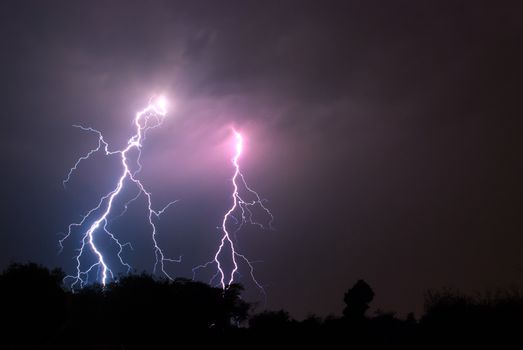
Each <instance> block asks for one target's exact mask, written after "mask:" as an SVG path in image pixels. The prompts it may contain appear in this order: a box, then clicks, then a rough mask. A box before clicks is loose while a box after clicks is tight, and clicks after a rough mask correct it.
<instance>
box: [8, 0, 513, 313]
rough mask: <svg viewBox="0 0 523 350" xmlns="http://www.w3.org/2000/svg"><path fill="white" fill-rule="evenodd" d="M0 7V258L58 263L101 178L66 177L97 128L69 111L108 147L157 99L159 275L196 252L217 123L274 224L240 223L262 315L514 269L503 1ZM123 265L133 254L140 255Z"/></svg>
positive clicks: (185, 269) (219, 181) (397, 299)
mask: <svg viewBox="0 0 523 350" xmlns="http://www.w3.org/2000/svg"><path fill="white" fill-rule="evenodd" d="M0 8H1V9H0V23H1V24H0V45H1V50H0V51H1V53H0V77H1V81H2V83H1V84H0V94H1V95H0V96H2V98H1V102H2V109H1V112H0V113H1V117H2V128H1V130H0V135H1V138H0V145H1V146H2V153H1V162H2V165H3V166H2V168H3V172H2V173H3V181H2V184H3V188H2V192H3V195H2V202H1V203H2V216H1V217H2V234H1V235H0V247H1V248H0V251H1V254H0V257H1V259H0V263H2V264H3V265H5V264H6V263H8V262H9V261H11V260H22V261H23V260H36V261H39V262H43V263H45V264H48V265H56V264H58V265H61V266H63V267H64V268H66V269H70V268H71V265H70V260H68V259H69V258H70V257H69V256H57V247H56V240H57V236H56V232H59V231H62V230H63V229H64V227H65V226H66V225H67V223H68V222H70V221H71V220H74V219H75V218H77V217H78V214H80V213H82V212H83V211H85V209H86V208H88V207H89V206H90V205H92V203H93V201H94V200H95V196H96V195H97V194H99V193H102V191H103V190H106V189H107V188H108V186H110V185H111V179H112V178H111V174H113V173H114V168H113V166H114V164H112V163H111V162H104V161H103V160H102V159H96V160H93V162H91V163H89V164H87V163H86V164H85V167H84V168H82V169H81V170H82V171H81V172H79V174H78V177H76V178H75V179H74V181H73V182H72V183H71V187H70V189H68V190H67V191H64V190H63V189H62V188H61V179H62V178H63V176H64V174H65V173H66V172H67V170H68V167H69V166H70V165H71V164H72V162H73V161H74V159H75V157H76V156H78V155H80V154H82V152H84V151H85V150H87V149H88V148H89V147H90V146H92V145H93V142H95V140H93V138H92V137H90V136H89V135H83V134H79V133H78V131H77V130H75V129H72V128H70V125H71V124H74V123H82V124H86V125H91V126H94V127H96V128H98V129H100V130H102V131H103V132H104V133H105V134H106V135H107V138H108V139H109V140H111V142H112V143H114V144H122V143H123V142H125V140H126V137H128V135H129V132H130V131H131V125H130V123H129V118H130V117H131V116H132V115H133V113H134V112H135V111H136V110H138V109H139V108H140V107H141V106H142V105H143V103H144V101H146V99H147V98H148V97H149V96H150V95H151V94H153V93H157V92H159V91H165V92H167V93H168V95H169V96H170V98H171V100H172V101H173V102H174V110H173V112H172V113H171V115H170V117H169V118H170V119H168V120H167V121H166V123H165V125H164V126H163V127H162V129H161V130H160V129H159V130H157V131H155V133H154V135H151V137H150V139H149V140H148V143H147V145H146V148H145V150H144V163H145V164H144V165H145V170H144V173H143V177H144V181H146V182H147V183H149V184H150V186H151V189H152V191H153V193H154V194H157V195H156V197H155V198H156V199H157V201H158V202H159V203H162V202H166V201H168V200H170V199H172V198H180V199H182V201H181V202H180V206H179V207H177V208H175V209H174V210H173V211H172V212H171V214H170V216H169V218H166V219H165V221H162V225H161V231H162V232H163V238H162V239H163V241H162V244H163V245H164V246H165V247H166V249H168V251H169V252H170V253H172V254H184V255H185V256H187V262H186V263H184V265H181V266H177V267H173V271H175V272H176V273H179V274H182V275H189V272H190V267H191V264H193V263H199V262H202V261H203V260H205V259H206V258H207V257H208V255H209V254H210V253H211V252H212V243H214V242H212V241H211V240H212V239H215V238H216V237H215V233H216V232H215V231H214V227H215V226H216V223H217V222H218V221H219V216H220V215H221V214H222V212H223V210H224V209H225V208H226V206H227V202H226V201H227V198H228V191H229V188H228V187H227V181H226V180H227V177H228V176H229V174H230V173H229V172H230V168H229V164H228V160H229V157H230V154H229V153H228V152H229V150H230V149H229V146H230V145H229V144H228V143H227V142H228V141H227V138H228V127H230V126H231V125H235V126H237V127H239V128H241V129H242V130H243V131H244V133H246V134H247V135H248V139H247V151H246V152H247V155H246V158H245V163H244V165H245V172H246V175H247V176H248V178H249V180H250V182H251V183H252V184H253V185H255V186H256V188H258V189H259V190H260V192H262V193H263V194H264V195H265V196H266V197H267V198H269V199H270V206H271V208H272V209H273V211H274V213H275V214H276V217H277V219H276V227H277V230H276V231H270V232H259V231H256V230H248V231H247V232H245V233H244V235H243V236H242V240H243V241H242V242H243V243H242V244H243V245H244V249H245V250H246V251H247V252H248V253H249V255H250V256H252V257H253V258H254V259H256V260H259V259H260V260H264V263H263V264H258V266H257V268H258V273H259V277H260V279H261V280H262V281H264V282H265V283H266V284H267V290H268V293H269V305H268V306H269V307H284V308H287V309H289V310H290V311H291V312H292V313H294V314H295V315H297V316H303V315H304V314H305V313H306V312H308V311H312V312H319V313H321V314H327V313H329V312H340V310H341V304H342V294H343V292H344V291H345V289H346V288H347V287H349V286H350V285H351V284H352V283H353V282H354V281H356V280H357V279H358V278H361V277H363V278H366V279H367V280H368V281H369V282H370V284H371V285H372V286H373V287H374V288H375V291H376V294H377V303H378V304H379V305H378V306H379V307H382V308H385V309H393V310H399V311H400V312H405V311H409V310H416V311H419V310H420V308H421V293H422V291H423V290H424V289H426V288H429V287H437V286H442V285H453V286H456V287H461V288H464V289H466V290H475V289H483V288H486V287H493V286H503V285H508V284H511V283H519V282H520V281H521V276H522V272H521V271H522V270H521V269H522V266H521V264H522V263H521V261H520V259H519V247H521V244H523V240H522V238H521V235H520V232H521V224H520V220H518V217H519V216H520V215H519V212H520V211H521V209H522V205H521V197H522V194H523V193H522V192H523V191H522V190H523V188H522V186H521V182H520V177H521V175H522V167H521V157H520V153H521V151H522V150H523V149H522V141H521V135H520V134H521V130H522V126H523V125H522V122H521V112H522V108H521V106H520V103H519V99H520V98H519V97H520V94H521V91H522V86H521V81H522V78H523V69H522V66H521V63H520V62H522V59H523V48H522V45H521V42H522V33H523V28H522V24H521V20H520V19H521V16H522V14H523V13H522V7H521V5H520V4H519V3H518V2H509V1H502V2H499V3H496V5H494V4H493V3H488V2H482V1H480V2H478V1H457V2H456V1H448V2H447V1H426V2H424V3H423V4H421V3H418V2H412V1H399V2H397V1H396V2H387V1H371V2H369V1H330V2H319V1H263V2H261V1H220V2H218V1H208V2H202V1H151V2H147V3H145V2H140V1H136V2H134V1H111V2H105V1H99V2H98V1H92V2H70V1H64V2H36V1H35V2H4V3H2V5H0ZM93 178H94V180H93ZM138 212H139V211H138ZM138 212H137V213H136V215H139V213H138ZM136 221H137V222H138V221H139V220H136ZM126 230H127V231H129V232H130V233H129V235H130V237H132V238H133V239H136V240H140V239H141V238H140V235H139V234H138V233H137V232H136V231H137V229H136V227H135V226H132V224H128V226H125V225H124V224H122V226H121V230H120V231H126ZM144 244H145V245H146V244H147V243H144ZM134 259H135V260H134V262H135V263H136V264H137V265H138V266H140V267H141V268H148V266H149V265H148V264H149V259H150V257H149V256H147V255H144V256H143V257H134Z"/></svg>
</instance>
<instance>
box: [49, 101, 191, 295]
mask: <svg viewBox="0 0 523 350" xmlns="http://www.w3.org/2000/svg"><path fill="white" fill-rule="evenodd" d="M166 107H167V101H166V100H165V98H163V97H160V98H157V99H155V100H154V101H152V100H151V101H149V105H148V106H147V107H146V108H145V109H143V110H142V111H140V112H138V113H137V114H136V117H135V118H134V125H135V127H136V133H135V134H134V135H133V136H132V137H131V138H130V139H129V140H128V142H127V146H126V147H125V148H124V149H121V150H116V151H110V150H109V144H108V143H107V142H106V141H105V140H104V138H103V135H102V133H101V132H100V131H98V130H95V129H93V128H90V127H83V126H80V125H74V127H76V128H79V129H81V130H84V131H90V132H93V133H95V134H97V135H98V146H97V147H96V148H93V149H91V150H90V151H89V152H88V153H87V154H85V155H84V156H82V157H80V158H79V159H78V160H77V161H76V163H75V164H74V165H73V167H72V168H71V169H70V171H69V173H68V174H67V177H66V178H65V180H64V181H63V184H64V186H65V185H66V184H67V183H68V182H69V180H70V178H71V176H72V175H73V173H74V172H75V171H76V170H77V168H78V166H79V165H80V163H81V162H82V161H84V160H87V159H89V158H90V157H91V155H93V154H94V153H96V152H99V151H103V152H104V153H105V155H106V156H110V155H118V156H119V157H120V158H121V164H122V173H121V175H120V177H119V178H118V181H117V183H116V186H115V188H114V189H113V190H112V191H110V192H109V193H107V194H106V195H104V196H102V197H101V198H100V200H99V201H98V204H97V205H96V206H95V207H94V208H92V209H91V210H89V211H88V212H87V213H86V214H85V215H83V216H82V219H81V220H80V221H79V222H77V223H72V224H70V225H69V226H68V228H67V233H66V234H65V235H64V237H63V238H62V239H60V240H59V245H60V251H62V250H63V243H64V241H65V240H66V239H67V238H69V237H70V236H71V234H72V233H73V229H75V228H81V227H82V226H83V225H84V224H85V223H86V222H87V221H90V220H94V221H93V222H92V223H91V224H90V226H89V228H87V230H86V231H84V232H83V233H82V238H81V244H80V248H79V249H78V254H77V255H76V256H75V257H74V259H75V260H76V274H74V275H68V276H66V277H65V279H64V280H70V281H71V283H70V286H71V288H72V289H74V288H75V287H76V286H77V285H79V286H80V287H83V286H85V284H86V283H88V279H89V275H90V274H91V273H92V272H93V270H96V271H97V272H96V276H97V279H99V281H100V282H101V283H102V285H104V286H105V284H106V283H107V280H108V279H109V278H111V279H114V273H113V271H112V270H111V269H110V268H109V266H108V264H107V262H106V260H105V259H104V255H103V253H102V252H101V250H100V248H99V247H98V246H97V245H96V241H95V233H96V232H97V231H103V233H104V234H106V235H107V236H108V237H109V238H110V239H111V240H112V241H113V242H114V243H115V244H116V247H117V248H118V253H117V257H118V259H119V261H120V264H121V265H122V266H124V267H125V268H127V272H129V271H130V270H131V266H130V265H129V264H128V263H127V262H125V260H124V259H123V257H122V253H123V251H124V248H126V247H128V248H130V249H132V246H131V244H130V243H129V242H126V243H122V242H120V240H118V238H117V237H116V236H115V235H114V234H113V233H112V232H111V231H109V229H108V227H107V225H108V218H109V216H110V214H111V212H112V211H113V209H114V208H113V202H114V200H115V198H116V197H117V196H118V195H119V194H120V192H121V190H122V188H123V187H124V185H125V182H126V181H131V182H132V183H134V184H135V185H136V187H137V188H138V195H136V196H135V197H134V198H132V199H131V200H130V201H128V202H127V203H126V204H125V206H124V210H123V212H122V213H120V215H119V216H121V215H123V214H124V213H125V211H126V210H127V207H128V206H129V204H130V203H132V202H133V201H135V200H137V199H138V197H139V196H140V195H144V196H145V198H146V201H147V209H148V221H149V225H150V226H151V230H152V235H151V236H152V241H153V247H154V254H155V264H154V268H153V271H154V272H156V269H157V267H158V266H160V270H161V272H162V273H163V274H164V275H165V276H167V277H168V278H169V279H170V278H171V277H170V276H169V274H168V273H167V272H166V271H165V266H164V263H165V262H169V261H170V262H180V260H181V257H180V258H178V259H169V258H166V257H165V256H164V253H163V251H162V250H161V249H160V247H159V245H158V242H157V240H156V235H157V231H156V225H155V224H154V218H159V217H160V215H161V214H163V212H164V211H165V210H166V209H167V208H169V207H170V206H171V205H172V204H174V203H176V201H172V202H170V203H168V204H167V205H166V206H165V207H163V208H162V209H161V210H154V209H153V207H152V198H151V193H150V192H148V191H147V190H146V189H145V187H144V186H143V184H142V182H141V181H140V180H139V179H138V178H137V177H136V176H137V174H138V173H139V172H140V171H141V169H142V165H141V163H140V157H141V151H142V142H143V141H144V140H145V137H146V133H147V131H149V130H151V129H153V128H156V127H158V126H160V125H161V124H162V123H163V120H164V117H165V115H166V114H167V109H166ZM131 150H136V151H137V157H136V165H137V168H136V170H134V171H132V170H131V167H130V165H129V159H128V154H129V152H130V151H131ZM87 251H90V252H91V253H93V255H94V256H95V260H94V262H92V263H90V264H89V265H88V266H86V267H84V266H83V264H82V260H83V259H85V257H84V255H85V254H86V252H87Z"/></svg>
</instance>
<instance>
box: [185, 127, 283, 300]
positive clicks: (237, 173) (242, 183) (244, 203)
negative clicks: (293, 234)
mask: <svg viewBox="0 0 523 350" xmlns="http://www.w3.org/2000/svg"><path fill="white" fill-rule="evenodd" d="M233 133H234V137H235V141H236V152H235V154H234V157H233V158H232V164H233V167H234V174H233V176H232V178H231V183H232V189H233V191H232V195H231V197H232V205H231V207H230V208H229V209H228V210H227V212H226V213H225V214H224V216H223V219H222V222H221V227H220V231H221V233H222V235H221V239H220V244H219V246H218V249H217V251H216V253H215V255H214V258H213V259H212V260H211V261H208V262H207V263H205V264H202V265H199V266H196V267H195V268H193V270H192V271H193V279H195V277H196V273H197V271H198V270H200V269H204V268H207V267H209V266H212V265H214V266H216V273H215V274H214V276H213V277H212V278H211V280H210V282H209V283H210V284H213V281H214V280H215V279H216V278H217V277H218V276H219V277H220V283H219V285H220V286H221V287H222V288H223V289H225V288H226V287H227V286H228V285H230V284H232V283H233V282H234V279H235V275H236V274H237V273H238V270H239V268H240V267H239V266H240V265H239V264H240V262H244V263H245V264H246V266H247V267H248V270H249V274H250V277H251V279H252V281H253V282H254V283H255V284H256V286H257V287H258V288H259V289H260V291H261V292H262V293H263V295H264V296H265V295H266V294H265V290H264V288H263V286H262V285H261V284H260V283H259V282H258V280H257V279H256V277H255V275H254V266H253V264H254V263H255V262H254V261H250V260H249V259H248V258H247V257H246V256H245V255H244V254H241V253H240V252H239V251H238V248H237V240H236V233H237V232H239V231H240V230H241V229H242V227H243V226H244V225H245V224H253V225H257V226H259V227H261V228H263V229H266V228H269V229H273V227H272V224H273V221H274V216H273V215H272V213H271V212H270V210H269V209H268V208H267V207H266V206H265V204H264V203H265V202H266V200H264V199H262V198H261V197H260V195H259V194H258V193H257V192H256V191H254V190H253V189H252V188H251V187H249V185H248V184H247V181H246V180H245V177H244V175H243V174H242V172H241V169H240V157H241V155H242V151H243V137H242V135H241V134H240V133H239V132H237V131H236V130H234V129H233ZM246 196H250V197H251V198H252V199H251V200H246V199H245V198H246ZM254 207H258V208H260V209H262V210H263V211H264V212H265V213H266V214H267V217H268V218H269V221H268V223H267V225H263V224H261V223H259V222H257V221H255V220H254V218H253V209H254ZM235 215H237V216H238V217H236V216H235ZM231 219H232V225H231ZM234 226H235V227H234ZM226 254H229V256H230V258H231V260H232V270H231V271H229V272H227V271H226V270H225V268H224V264H223V260H222V256H223V255H226Z"/></svg>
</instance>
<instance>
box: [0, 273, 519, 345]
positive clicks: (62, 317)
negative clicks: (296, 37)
mask: <svg viewBox="0 0 523 350" xmlns="http://www.w3.org/2000/svg"><path fill="white" fill-rule="evenodd" d="M62 278H63V273H62V272H61V271H60V270H52V271H50V270H48V269H47V268H45V267H42V266H39V265H36V264H25V265H20V264H14V265H11V266H9V267H8V268H7V269H6V270H4V271H3V273H2V274H1V275H0V308H1V309H0V310H1V317H2V327H1V329H2V336H1V339H0V348H2V349H25V348H27V349H43V348H48V347H51V348H68V349H70V348H74V349H141V348H154V347H159V346H162V349H171V348H177V347H181V346H183V344H186V343H187V342H190V343H191V344H192V345H193V346H194V345H196V346H198V345H199V344H206V343H212V344H214V345H215V346H219V345H223V344H225V343H226V344H230V345H231V346H232V345H234V344H237V346H242V347H245V346H246V344H252V345H256V346H260V345H269V346H277V345H282V344H283V343H287V344H291V343H294V344H295V345H298V344H302V343H303V342H304V341H305V342H308V344H309V345H313V344H321V345H322V347H330V346H332V347H340V346H344V347H347V346H348V347H353V348H362V347H366V348H369V347H371V348H384V349H389V348H442V347H445V348H446V347H453V346H456V345H460V346H466V347H471V346H485V345H489V346H492V347H496V348H499V347H500V346H501V347H503V346H508V344H511V343H512V344H515V345H519V344H521V340H520V334H521V331H522V330H523V329H522V326H523V295H522V294H520V293H519V291H517V290H508V291H502V292H497V293H491V294H485V295H477V296H470V295H465V294H462V293H460V292H458V291H453V290H436V291H429V292H427V293H426V295H425V311H424V314H423V315H422V316H421V318H420V320H416V319H415V318H414V316H413V314H409V315H408V316H407V317H406V318H405V319H399V318H397V317H396V316H395V314H394V313H391V312H382V311H377V312H375V313H374V314H373V315H369V308H370V305H371V303H372V300H373V298H374V291H373V290H372V288H371V287H370V286H369V285H368V284H367V283H366V282H365V281H363V280H359V281H357V282H356V284H355V285H354V286H353V287H352V288H350V289H349V290H348V291H347V293H345V296H344V301H345V304H346V307H345V308H344V309H343V310H342V311H343V316H341V317H334V316H330V317H328V318H325V319H321V318H319V317H317V316H314V315H311V316H309V317H308V318H307V319H305V320H303V321H297V320H294V319H292V317H291V316H290V315H289V313H288V312H286V311H285V310H279V311H262V312H259V313H254V310H253V307H252V305H250V304H248V303H247V302H245V301H243V300H242V298H241V292H242V288H241V286H239V285H232V286H230V287H229V288H227V289H226V290H225V291H224V290H222V289H221V288H214V287H211V286H209V285H207V284H204V283H200V282H195V281H192V280H187V279H176V280H174V281H168V280H159V279H155V278H153V277H151V276H149V275H146V274H142V275H130V276H127V277H124V278H122V279H120V280H119V282H118V283H112V284H110V285H108V286H106V287H105V288H101V286H99V285H91V286H89V287H86V288H83V289H81V290H79V291H77V292H74V293H73V292H71V291H69V290H65V289H64V288H63V287H62ZM340 297H341V296H340ZM247 341H249V342H251V343H246V342H247Z"/></svg>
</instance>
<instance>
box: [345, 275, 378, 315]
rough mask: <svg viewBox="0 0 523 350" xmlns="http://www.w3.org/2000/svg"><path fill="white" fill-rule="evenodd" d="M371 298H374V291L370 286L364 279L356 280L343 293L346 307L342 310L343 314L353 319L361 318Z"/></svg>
mask: <svg viewBox="0 0 523 350" xmlns="http://www.w3.org/2000/svg"><path fill="white" fill-rule="evenodd" d="M372 299H374V291H373V290H372V288H371V287H370V286H369V285H368V284H367V282H365V281H364V280H358V282H356V284H355V285H354V286H353V287H352V288H351V289H349V290H348V291H347V293H345V297H344V301H345V304H346V307H345V309H344V310H343V315H344V316H345V318H347V319H349V320H353V321H358V320H361V319H363V318H364V317H365V312H367V310H368V308H369V304H370V303H371V301H372Z"/></svg>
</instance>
